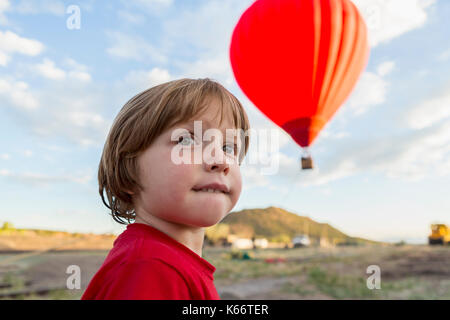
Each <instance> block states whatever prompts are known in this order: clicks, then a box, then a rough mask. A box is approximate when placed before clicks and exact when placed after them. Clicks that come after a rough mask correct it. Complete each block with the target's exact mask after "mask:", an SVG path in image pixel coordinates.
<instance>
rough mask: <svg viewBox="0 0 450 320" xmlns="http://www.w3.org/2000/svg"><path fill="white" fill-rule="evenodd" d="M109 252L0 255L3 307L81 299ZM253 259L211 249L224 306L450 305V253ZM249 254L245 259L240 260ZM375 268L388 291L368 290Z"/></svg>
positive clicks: (371, 249)
mask: <svg viewBox="0 0 450 320" xmlns="http://www.w3.org/2000/svg"><path fill="white" fill-rule="evenodd" d="M107 252H108V251H107V250H58V251H56V250H55V251H41V252H36V251H34V252H33V251H31V252H6V251H4V252H3V253H2V254H0V299H79V298H80V297H81V295H82V292H83V291H84V290H85V288H86V286H87V284H88V283H89V281H90V279H91V278H92V276H93V275H94V273H95V272H96V271H97V270H98V268H99V267H100V265H101V264H102V262H103V260H104V258H105V257H106V254H107ZM247 252H248V256H249V257H250V259H242V257H241V256H242V254H241V255H239V254H238V253H233V252H232V251H231V250H230V249H228V248H214V247H206V248H205V249H204V258H206V259H207V260H208V261H210V262H211V263H212V264H213V265H214V266H216V268H217V270H216V272H215V284H216V287H217V290H218V292H219V295H220V296H221V298H222V299H450V247H448V246H447V247H442V246H437V247H429V246H426V245H402V246H394V245H387V246H349V247H333V248H295V249H264V250H263V249H260V250H254V251H251V250H250V251H247ZM241 253H242V252H241ZM69 265H77V266H79V267H80V269H81V289H73V290H69V289H67V287H66V280H67V277H68V276H69V275H68V274H67V273H66V270H67V267H68V266H69ZM369 265H377V266H379V267H380V270H381V288H380V289H372V290H370V289H368V288H367V285H366V280H367V278H368V277H369V276H370V275H369V274H367V273H366V269H367V267H368V266H369Z"/></svg>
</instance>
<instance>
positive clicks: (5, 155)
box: [0, 153, 11, 160]
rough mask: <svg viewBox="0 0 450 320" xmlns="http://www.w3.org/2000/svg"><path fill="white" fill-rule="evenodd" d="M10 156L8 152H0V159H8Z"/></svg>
mask: <svg viewBox="0 0 450 320" xmlns="http://www.w3.org/2000/svg"><path fill="white" fill-rule="evenodd" d="M10 158H11V156H10V155H9V154H8V153H2V154H0V159H2V160H9V159H10Z"/></svg>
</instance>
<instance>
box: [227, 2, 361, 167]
mask: <svg viewBox="0 0 450 320" xmlns="http://www.w3.org/2000/svg"><path fill="white" fill-rule="evenodd" d="M368 58H369V44H368V39H367V27H366V24H365V22H364V20H363V18H362V16H361V15H360V13H359V11H358V9H357V8H356V6H355V5H354V4H353V3H352V2H351V1H349V0H257V1H255V2H254V3H253V4H252V5H251V6H250V7H249V8H248V9H247V10H246V11H245V12H244V13H243V14H242V16H241V17H240V19H239V21H238V23H237V25H236V26H235V28H234V31H233V34H232V38H231V44H230V61H231V66H232V69H233V73H234V76H235V78H236V81H237V83H238V85H239V86H240V88H241V89H242V91H243V92H244V93H245V94H246V96H247V97H248V98H249V99H250V101H252V102H253V104H254V105H255V106H256V107H257V108H258V109H260V110H261V112H262V113H264V114H265V115H266V116H267V117H268V118H269V119H271V120H272V121H273V122H274V123H275V124H277V125H278V126H279V127H281V128H282V129H283V130H285V131H286V132H287V133H288V134H289V135H290V136H291V137H292V138H293V139H294V141H295V142H296V143H297V144H298V145H299V146H301V147H302V148H304V150H306V154H307V156H303V157H302V168H303V169H310V168H312V167H313V165H312V159H311V156H310V155H309V154H308V147H309V146H310V145H311V144H312V143H313V141H314V140H315V139H316V137H317V135H318V134H319V132H320V131H321V130H322V129H323V127H324V126H325V125H326V124H327V122H328V121H329V120H330V119H331V118H332V116H333V115H334V114H335V112H336V111H337V110H338V108H339V107H340V106H341V105H342V104H343V103H344V102H345V100H346V99H347V98H348V96H349V95H350V93H351V91H352V90H353V88H354V86H355V84H356V82H357V81H358V79H359V76H360V75H361V73H362V71H363V69H364V68H365V66H366V65H367V62H368Z"/></svg>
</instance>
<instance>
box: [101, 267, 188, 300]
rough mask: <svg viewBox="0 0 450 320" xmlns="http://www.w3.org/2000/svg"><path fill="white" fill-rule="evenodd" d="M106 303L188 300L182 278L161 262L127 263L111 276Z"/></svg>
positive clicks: (186, 288)
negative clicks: (117, 301) (112, 301)
mask: <svg viewBox="0 0 450 320" xmlns="http://www.w3.org/2000/svg"><path fill="white" fill-rule="evenodd" d="M114 276H115V279H113V280H112V282H111V285H110V289H109V290H108V291H107V293H106V294H105V296H104V297H103V299H107V300H191V299H192V297H191V293H190V290H189V286H188V284H187V282H186V280H185V279H184V278H183V276H182V275H181V274H180V273H179V272H178V271H177V270H176V269H175V268H174V267H172V266H170V265H169V264H166V263H165V262H164V261H161V260H157V259H152V260H145V261H133V262H127V263H125V264H123V265H122V266H120V268H119V269H118V272H117V273H116V274H115V275H114Z"/></svg>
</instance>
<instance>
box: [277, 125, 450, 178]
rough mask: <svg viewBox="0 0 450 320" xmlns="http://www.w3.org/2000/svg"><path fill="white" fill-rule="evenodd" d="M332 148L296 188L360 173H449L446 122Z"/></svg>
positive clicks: (449, 141) (403, 175)
mask: <svg viewBox="0 0 450 320" xmlns="http://www.w3.org/2000/svg"><path fill="white" fill-rule="evenodd" d="M335 147H336V151H335V152H334V153H331V152H330V153H329V154H327V155H324V156H322V157H321V158H320V159H316V168H315V169H314V170H313V171H310V172H306V173H304V177H303V180H302V181H301V182H300V183H299V185H301V186H309V185H322V184H327V183H329V182H331V181H334V180H338V179H342V178H345V177H349V176H352V175H355V174H358V173H362V172H365V173H367V172H375V173H380V174H383V175H384V176H386V177H388V178H396V179H403V180H405V181H420V180H421V179H423V178H425V177H430V176H444V175H448V174H450V121H447V122H445V123H443V124H442V125H440V126H435V127H430V128H426V129H423V130H417V131H410V132H407V133H405V134H402V135H391V136H387V137H382V138H371V139H368V140H365V141H350V142H349V141H346V142H345V143H341V144H339V145H337V146H335ZM313 157H314V154H313ZM290 170H293V169H292V168H288V169H287V171H290ZM281 172H283V171H281ZM290 172H291V174H292V173H293V172H294V173H295V171H290ZM284 176H285V178H286V179H288V178H289V175H284Z"/></svg>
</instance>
